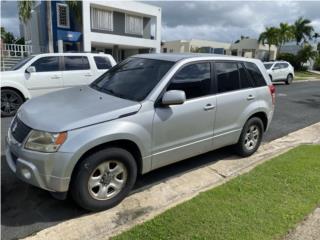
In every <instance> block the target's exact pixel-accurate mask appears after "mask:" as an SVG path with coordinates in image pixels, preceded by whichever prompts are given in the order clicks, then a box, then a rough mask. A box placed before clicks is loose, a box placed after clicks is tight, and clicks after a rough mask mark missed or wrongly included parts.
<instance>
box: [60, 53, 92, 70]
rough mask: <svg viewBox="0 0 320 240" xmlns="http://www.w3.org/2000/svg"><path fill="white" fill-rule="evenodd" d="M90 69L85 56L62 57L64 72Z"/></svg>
mask: <svg viewBox="0 0 320 240" xmlns="http://www.w3.org/2000/svg"><path fill="white" fill-rule="evenodd" d="M88 69H90V65H89V61H88V58H87V57H85V56H65V57H64V70H65V71H74V70H88Z"/></svg>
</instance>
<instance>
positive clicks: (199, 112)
mask: <svg viewBox="0 0 320 240" xmlns="http://www.w3.org/2000/svg"><path fill="white" fill-rule="evenodd" d="M211 68H212V65H211V63H210V62H198V63H191V64H188V65H185V66H183V67H182V68H180V70H178V71H177V73H176V74H175V75H174V77H173V79H171V82H170V84H169V85H168V87H167V88H166V91H168V90H183V91H184V92H185V93H186V98H187V100H186V102H185V103H183V104H181V105H174V106H165V107H164V106H161V105H159V106H158V107H156V108H155V115H154V121H153V157H152V168H158V167H161V166H164V165H167V164H170V163H173V162H176V161H179V160H182V159H185V158H188V157H192V156H195V155H198V154H201V153H203V152H206V151H209V150H210V149H211V147H212V137H213V123H214V118H215V106H216V97H215V96H214V95H212V73H211Z"/></svg>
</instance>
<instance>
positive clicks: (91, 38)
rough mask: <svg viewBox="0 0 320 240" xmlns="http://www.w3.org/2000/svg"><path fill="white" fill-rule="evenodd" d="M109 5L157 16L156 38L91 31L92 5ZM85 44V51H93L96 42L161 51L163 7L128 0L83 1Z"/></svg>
mask: <svg viewBox="0 0 320 240" xmlns="http://www.w3.org/2000/svg"><path fill="white" fill-rule="evenodd" d="M91 4H94V5H95V6H102V7H107V8H109V9H113V10H115V11H119V12H128V13H137V14H139V15H140V14H141V15H143V16H149V17H155V18H156V24H155V30H154V31H155V33H156V35H155V38H156V39H154V40H153V39H144V38H136V37H128V36H121V35H115V34H107V33H97V32H91V23H90V5H91ZM82 10H83V44H84V51H91V46H92V43H95V44H99V45H102V44H109V45H110V44H111V45H119V46H121V45H123V46H132V47H137V48H154V49H155V50H156V52H160V43H161V8H159V7H155V6H151V5H148V4H144V3H140V2H134V1H128V2H125V3H124V2H121V1H119V2H115V1H112V2H108V1H104V2H102V1H83V2H82Z"/></svg>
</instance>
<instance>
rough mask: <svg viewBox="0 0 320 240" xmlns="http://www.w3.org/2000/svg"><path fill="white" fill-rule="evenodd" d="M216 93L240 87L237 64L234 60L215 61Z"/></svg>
mask: <svg viewBox="0 0 320 240" xmlns="http://www.w3.org/2000/svg"><path fill="white" fill-rule="evenodd" d="M215 71H216V76H217V84H218V93H223V92H229V91H234V90H238V89H240V81H239V72H238V65H237V63H234V62H217V63H215Z"/></svg>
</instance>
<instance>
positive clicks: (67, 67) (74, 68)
mask: <svg viewBox="0 0 320 240" xmlns="http://www.w3.org/2000/svg"><path fill="white" fill-rule="evenodd" d="M63 65H64V69H63V73H62V75H63V86H64V87H73V86H78V85H87V84H90V83H91V82H92V81H93V80H95V75H94V74H93V72H92V70H91V68H90V63H89V60H88V57H87V56H72V55H71V56H63Z"/></svg>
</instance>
